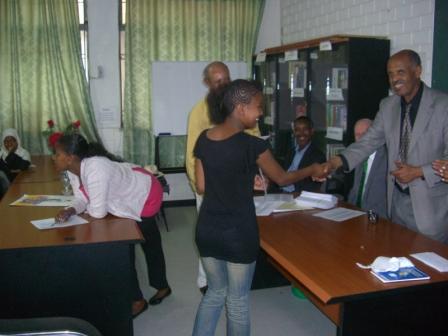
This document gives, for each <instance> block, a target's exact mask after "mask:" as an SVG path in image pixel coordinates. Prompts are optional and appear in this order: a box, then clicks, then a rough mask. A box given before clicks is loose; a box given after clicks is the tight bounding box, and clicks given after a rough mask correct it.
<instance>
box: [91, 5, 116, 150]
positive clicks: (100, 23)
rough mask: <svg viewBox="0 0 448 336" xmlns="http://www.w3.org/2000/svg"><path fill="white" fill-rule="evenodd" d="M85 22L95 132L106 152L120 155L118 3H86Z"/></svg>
mask: <svg viewBox="0 0 448 336" xmlns="http://www.w3.org/2000/svg"><path fill="white" fill-rule="evenodd" d="M87 18H88V22H89V31H88V32H89V33H88V34H89V35H88V43H89V49H88V54H89V73H90V94H91V97H92V103H93V109H94V112H95V117H96V121H97V126H98V131H99V133H100V136H101V139H102V140H103V142H104V145H105V146H106V148H107V149H108V150H109V151H111V152H112V153H114V154H118V155H122V152H123V136H122V132H121V129H120V127H121V125H120V123H121V112H120V72H119V71H120V67H119V48H118V47H119V42H118V41H119V36H118V1H110V0H94V1H92V0H90V1H88V3H87ZM99 70H100V71H99Z"/></svg>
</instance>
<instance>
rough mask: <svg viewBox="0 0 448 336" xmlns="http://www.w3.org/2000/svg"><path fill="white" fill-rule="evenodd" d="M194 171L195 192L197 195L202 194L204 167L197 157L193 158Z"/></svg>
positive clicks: (203, 189) (203, 188)
mask: <svg viewBox="0 0 448 336" xmlns="http://www.w3.org/2000/svg"><path fill="white" fill-rule="evenodd" d="M194 173H195V175H196V192H197V193H198V194H199V195H202V194H203V193H204V191H205V177H204V168H203V167H202V162H201V160H199V159H195V162H194Z"/></svg>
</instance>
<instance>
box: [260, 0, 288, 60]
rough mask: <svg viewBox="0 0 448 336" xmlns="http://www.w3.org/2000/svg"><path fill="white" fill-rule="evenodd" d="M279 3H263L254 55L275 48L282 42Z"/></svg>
mask: <svg viewBox="0 0 448 336" xmlns="http://www.w3.org/2000/svg"><path fill="white" fill-rule="evenodd" d="M280 2H281V0H266V1H265V5H264V12H263V18H262V20H261V24H260V30H259V31H258V39H257V46H256V48H255V53H259V52H260V51H262V50H264V49H266V48H271V47H276V46H278V45H280V44H281V42H282V34H281V21H280V17H281V11H280V8H281V7H280Z"/></svg>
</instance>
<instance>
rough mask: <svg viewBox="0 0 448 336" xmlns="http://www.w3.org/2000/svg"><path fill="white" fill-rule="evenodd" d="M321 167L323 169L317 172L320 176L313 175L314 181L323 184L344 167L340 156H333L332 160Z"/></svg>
mask: <svg viewBox="0 0 448 336" xmlns="http://www.w3.org/2000/svg"><path fill="white" fill-rule="evenodd" d="M320 166H321V169H320V170H318V171H317V173H319V174H313V180H314V181H319V182H323V181H325V179H326V178H327V177H328V175H330V174H331V173H332V172H334V171H335V170H336V169H338V168H339V167H341V166H342V159H341V158H340V157H339V156H333V157H332V158H331V159H330V160H328V161H327V162H325V163H322V164H321V165H320Z"/></svg>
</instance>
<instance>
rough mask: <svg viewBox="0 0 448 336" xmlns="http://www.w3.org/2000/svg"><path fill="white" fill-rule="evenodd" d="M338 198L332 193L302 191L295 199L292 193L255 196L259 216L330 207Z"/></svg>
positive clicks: (256, 210)
mask: <svg viewBox="0 0 448 336" xmlns="http://www.w3.org/2000/svg"><path fill="white" fill-rule="evenodd" d="M337 202H338V199H337V198H336V197H335V196H333V195H330V194H320V193H313V192H308V191H302V193H301V194H300V196H299V197H296V198H295V199H294V198H293V196H292V195H291V194H267V195H265V196H256V197H254V204H255V212H256V214H257V216H269V215H270V214H271V213H273V212H286V211H297V210H309V209H314V208H318V209H329V208H332V207H334V206H335V205H336V204H337Z"/></svg>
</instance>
